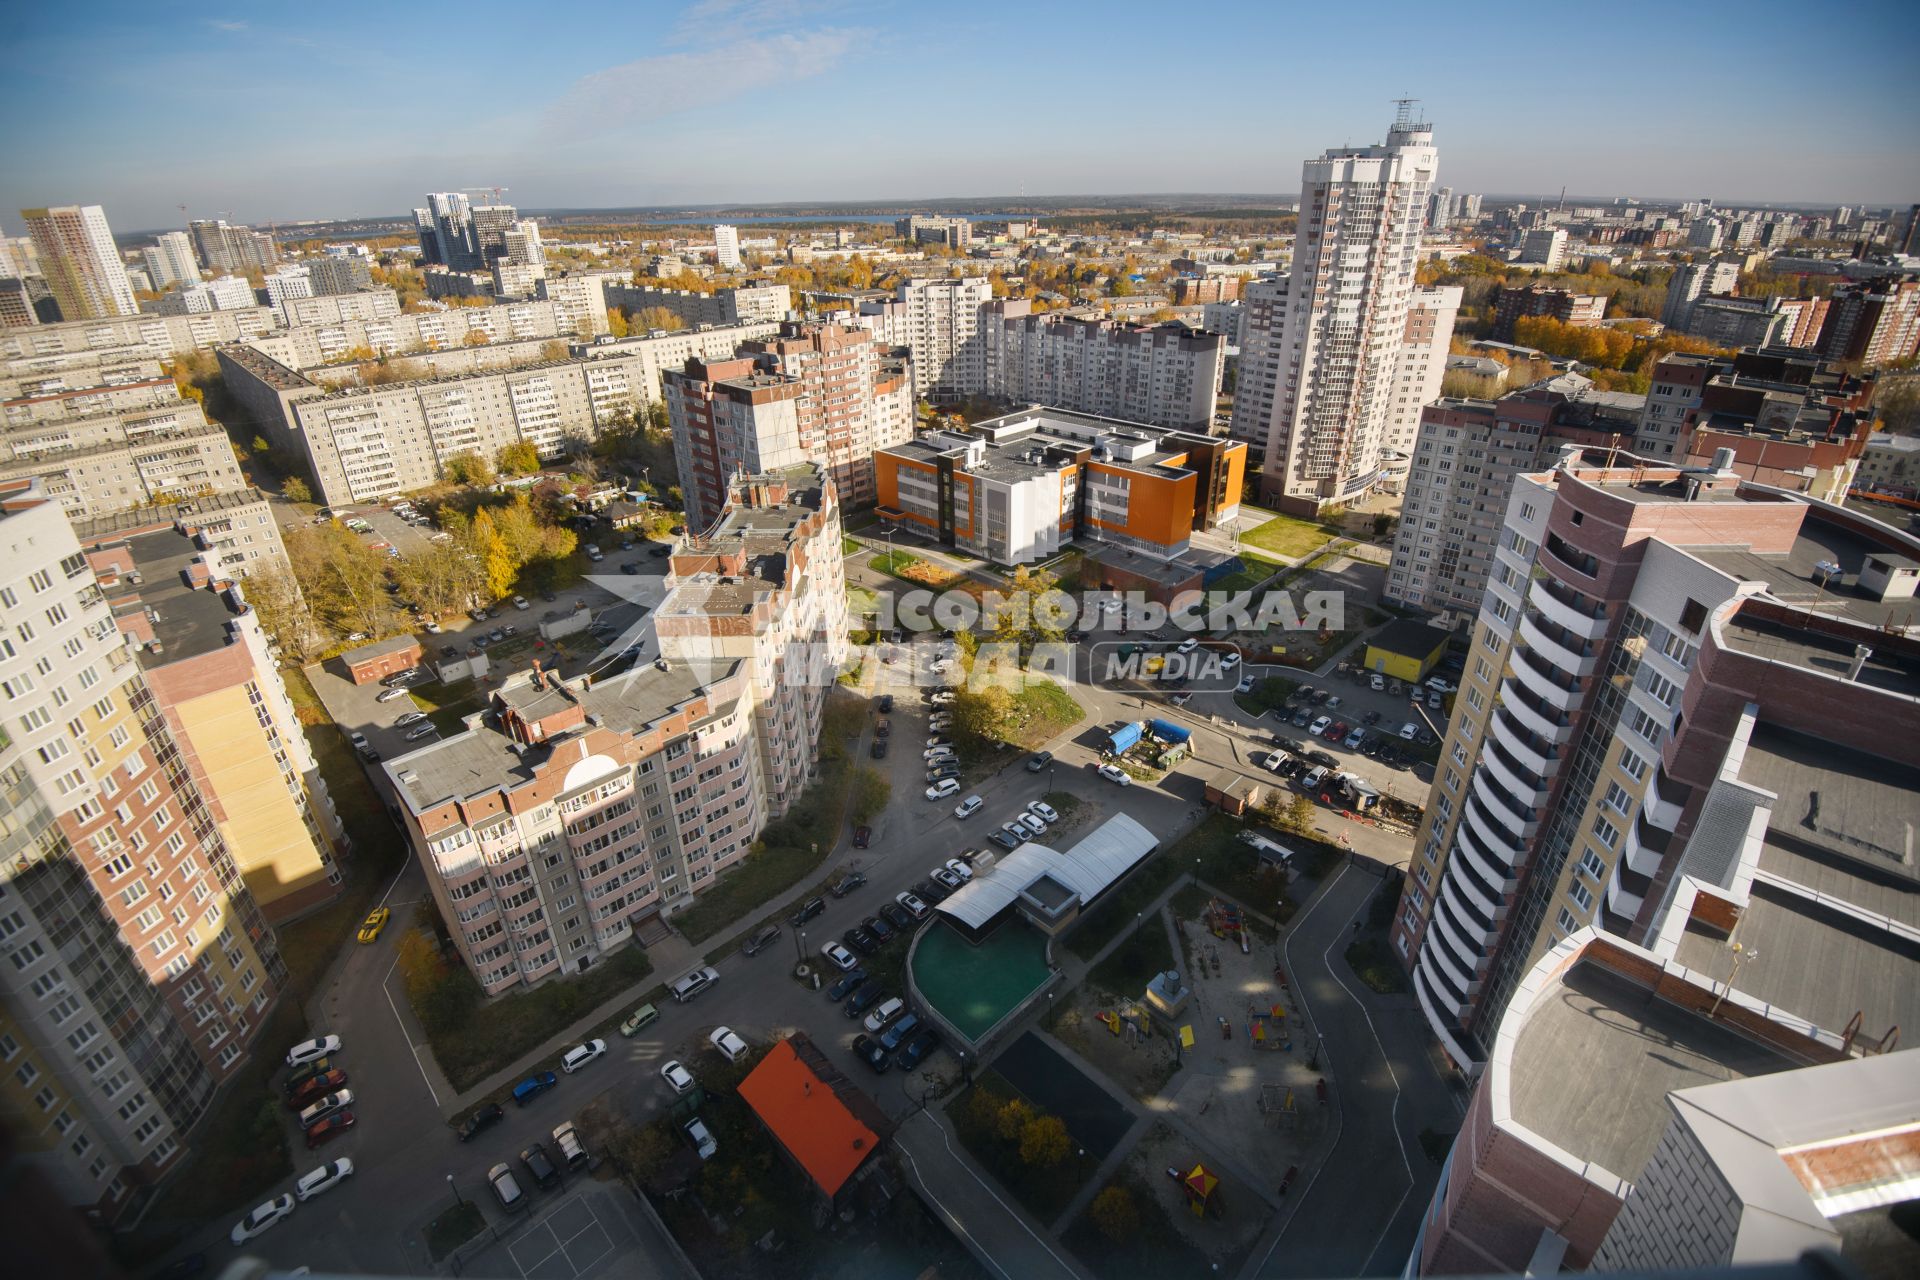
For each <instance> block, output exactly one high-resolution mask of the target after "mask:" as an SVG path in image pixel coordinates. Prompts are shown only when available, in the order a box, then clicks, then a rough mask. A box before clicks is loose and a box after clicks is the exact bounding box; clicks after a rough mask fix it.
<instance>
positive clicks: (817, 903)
mask: <svg viewBox="0 0 1920 1280" xmlns="http://www.w3.org/2000/svg"><path fill="white" fill-rule="evenodd" d="M826 909H827V900H826V899H825V898H808V899H807V900H806V901H805V902H803V903H801V904H800V909H799V910H798V911H795V912H794V913H793V914H792V915H791V916H788V917H787V923H788V924H790V925H792V926H793V927H794V928H796V929H798V928H799V927H800V926H801V925H803V924H805V923H806V922H807V921H809V920H811V919H813V918H814V917H815V916H817V915H819V914H821V913H822V912H824V911H825V910H826Z"/></svg>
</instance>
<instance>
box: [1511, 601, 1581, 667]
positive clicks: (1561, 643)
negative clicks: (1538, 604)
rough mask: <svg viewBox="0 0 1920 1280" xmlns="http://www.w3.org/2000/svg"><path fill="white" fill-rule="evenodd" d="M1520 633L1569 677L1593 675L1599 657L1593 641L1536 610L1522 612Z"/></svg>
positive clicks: (1529, 643)
mask: <svg viewBox="0 0 1920 1280" xmlns="http://www.w3.org/2000/svg"><path fill="white" fill-rule="evenodd" d="M1520 634H1521V636H1522V637H1523V638H1524V639H1525V640H1526V641H1527V643H1528V645H1530V646H1531V647H1532V648H1534V649H1535V650H1537V651H1539V653H1540V654H1541V656H1542V657H1544V658H1546V660H1547V661H1548V662H1551V663H1552V664H1553V665H1554V666H1556V667H1558V668H1560V670H1561V671H1562V672H1564V673H1566V674H1567V675H1569V676H1584V675H1590V674H1591V673H1592V671H1593V668H1594V664H1595V662H1596V658H1595V656H1594V647H1593V645H1592V644H1590V643H1588V642H1587V641H1586V640H1583V639H1582V638H1581V637H1579V636H1577V635H1575V634H1574V633H1573V632H1571V631H1568V630H1567V629H1566V628H1565V627H1558V626H1555V625H1554V624H1553V623H1551V622H1549V621H1548V620H1547V619H1546V617H1545V615H1543V614H1542V613H1541V612H1540V611H1539V610H1537V609H1529V610H1527V611H1526V612H1525V613H1523V614H1521V615H1520Z"/></svg>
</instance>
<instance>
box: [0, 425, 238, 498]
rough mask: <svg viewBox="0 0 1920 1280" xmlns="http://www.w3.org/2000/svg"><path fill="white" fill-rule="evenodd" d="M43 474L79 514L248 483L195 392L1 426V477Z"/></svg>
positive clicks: (54, 493)
mask: <svg viewBox="0 0 1920 1280" xmlns="http://www.w3.org/2000/svg"><path fill="white" fill-rule="evenodd" d="M28 476H39V477H41V478H43V479H44V480H45V481H46V485H47V488H46V495H47V497H49V498H51V499H52V500H53V501H55V502H57V503H59V504H60V506H61V508H62V509H63V510H65V511H66V512H68V513H69V514H70V515H73V516H76V517H82V518H87V517H94V516H101V515H106V514H109V513H111V512H115V511H121V510H124V509H126V508H128V507H136V506H146V505H149V504H151V503H154V502H159V501H167V500H172V499H176V498H184V497H195V496H200V495H204V494H209V493H220V492H225V491H228V490H233V489H241V488H244V487H245V486H246V478H245V477H244V476H243V475H242V474H241V472H240V462H239V459H238V458H237V457H235V455H234V452H233V445H232V443H231V442H230V441H229V440H228V439H227V434H226V432H225V431H223V430H221V429H220V428H219V427H218V426H215V425H214V424H212V423H210V422H208V421H207V419H206V415H205V414H204V413H203V412H202V411H201V409H200V406H199V405H198V404H196V403H194V402H193V401H191V400H181V399H179V398H177V397H176V398H175V399H173V400H172V401H171V402H168V403H165V404H161V405H156V406H155V407H152V408H147V409H132V410H127V411H125V412H120V413H109V414H104V415H101V416H97V417H90V418H75V419H66V420H57V421H44V422H37V423H30V424H27V425H23V426H8V427H6V428H4V429H0V482H3V481H8V480H19V479H22V478H25V477H28Z"/></svg>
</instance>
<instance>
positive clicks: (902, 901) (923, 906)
mask: <svg viewBox="0 0 1920 1280" xmlns="http://www.w3.org/2000/svg"><path fill="white" fill-rule="evenodd" d="M893 900H894V902H895V904H897V905H898V906H899V907H901V908H902V909H903V910H905V911H906V913H907V915H908V916H909V917H911V918H912V919H915V920H925V919H926V918H927V915H928V913H929V912H930V911H931V910H932V908H931V907H929V906H927V903H926V899H924V898H922V897H921V896H920V895H919V894H917V893H913V892H910V891H902V892H900V893H896V894H894V895H893Z"/></svg>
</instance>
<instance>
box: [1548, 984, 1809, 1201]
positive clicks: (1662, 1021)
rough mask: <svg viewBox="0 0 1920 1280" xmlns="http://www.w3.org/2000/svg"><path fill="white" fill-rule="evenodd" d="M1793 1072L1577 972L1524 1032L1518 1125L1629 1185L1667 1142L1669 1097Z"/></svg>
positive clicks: (1767, 1053) (1743, 1043)
mask: <svg viewBox="0 0 1920 1280" xmlns="http://www.w3.org/2000/svg"><path fill="white" fill-rule="evenodd" d="M1745 977H1746V975H1745V973H1744V972H1743V973H1742V975H1741V978H1742V984H1741V985H1742V986H1744V985H1745V981H1744V979H1745ZM1794 1065H1796V1064H1794V1063H1793V1062H1791V1061H1789V1060H1788V1059H1786V1058H1783V1057H1781V1056H1780V1055H1778V1054H1776V1053H1774V1052H1772V1051H1771V1050H1768V1049H1766V1048H1763V1047H1762V1046H1760V1045H1758V1044H1756V1043H1755V1042H1753V1041H1750V1040H1747V1039H1745V1038H1744V1037H1741V1036H1738V1035H1735V1034H1734V1033H1732V1032H1730V1031H1726V1030H1723V1029H1721V1028H1720V1027H1718V1026H1715V1025H1714V1024H1712V1023H1710V1022H1708V1021H1707V1020H1706V1019H1704V1018H1702V1017H1701V1016H1700V1015H1698V1014H1696V1013H1691V1012H1689V1011H1687V1010H1685V1009H1682V1008H1680V1007H1679V1006H1677V1005H1673V1004H1669V1003H1667V1002H1666V1001H1664V1000H1659V999H1656V998H1655V997H1654V996H1653V994H1652V992H1650V991H1649V990H1648V989H1647V988H1645V987H1642V986H1640V985H1638V984H1637V983H1634V982H1632V981H1630V980H1628V979H1626V978H1624V977H1621V976H1619V975H1618V974H1615V973H1613V972H1611V971H1609V970H1607V969H1604V968H1601V967H1599V966H1597V965H1594V964H1592V963H1587V962H1581V963H1577V964H1575V965H1574V967H1573V968H1572V969H1571V970H1569V971H1568V972H1567V973H1566V974H1565V975H1564V976H1563V977H1562V979H1561V980H1560V981H1559V982H1558V983H1556V984H1555V985H1554V986H1553V987H1552V988H1550V989H1548V990H1546V991H1544V992H1542V993H1541V995H1540V997H1539V999H1538V1001H1537V1002H1536V1003H1535V1005H1534V1007H1533V1013H1532V1016H1531V1017H1529V1018H1528V1019H1527V1023H1526V1025H1525V1026H1524V1027H1523V1028H1521V1031H1520V1035H1519V1037H1518V1040H1517V1041H1516V1043H1515V1045H1514V1050H1513V1062H1512V1066H1511V1072H1510V1078H1511V1090H1512V1093H1511V1097H1512V1102H1513V1118H1514V1119H1515V1120H1516V1121H1518V1122H1519V1123H1520V1124H1523V1125H1525V1126H1526V1127H1527V1128H1529V1129H1531V1130H1533V1131H1534V1132H1535V1133H1537V1134H1539V1135H1540V1136H1541V1137H1543V1138H1545V1139H1546V1140H1547V1141H1549V1142H1551V1143H1553V1144H1554V1145H1556V1146H1558V1147H1560V1148H1562V1149H1564V1150H1565V1151H1567V1152H1568V1153H1570V1154H1571V1155H1573V1156H1574V1157H1576V1158H1577V1159H1580V1160H1586V1161H1591V1162H1593V1163H1595V1164H1598V1165H1600V1166H1602V1167H1603V1168H1605V1169H1606V1170H1608V1171H1609V1172H1611V1173H1613V1174H1616V1175H1618V1176H1620V1177H1622V1178H1625V1179H1627V1180H1629V1181H1631V1180H1633V1179H1636V1178H1638V1177H1639V1176H1640V1172H1641V1170H1642V1169H1644V1168H1645V1167H1646V1163H1647V1160H1648V1158H1649V1157H1651V1156H1652V1155H1653V1150H1654V1147H1655V1146H1657V1145H1658V1144H1659V1141H1660V1135H1661V1134H1663V1133H1664V1132H1666V1128H1667V1119H1668V1115H1669V1112H1668V1109H1667V1106H1666V1102H1665V1099H1666V1096H1667V1094H1669V1093H1671V1092H1673V1091H1674V1090H1675V1089H1688V1088H1692V1087H1693V1086H1695V1085H1703V1084H1711V1083H1714V1082H1716V1081H1720V1080H1734V1079H1741V1078H1744V1077H1747V1076H1756V1075H1768V1074H1771V1073H1772V1072H1775V1071H1785V1070H1788V1069H1790V1068H1791V1067H1793V1066H1794Z"/></svg>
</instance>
